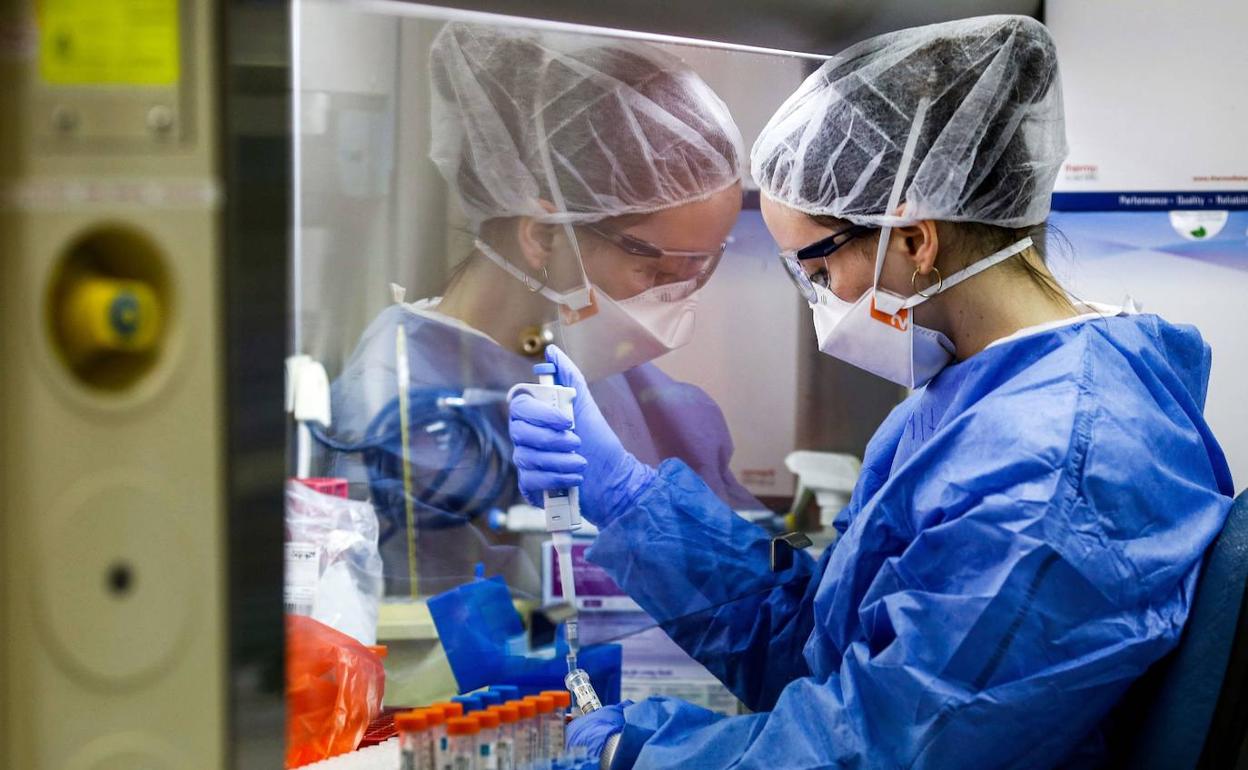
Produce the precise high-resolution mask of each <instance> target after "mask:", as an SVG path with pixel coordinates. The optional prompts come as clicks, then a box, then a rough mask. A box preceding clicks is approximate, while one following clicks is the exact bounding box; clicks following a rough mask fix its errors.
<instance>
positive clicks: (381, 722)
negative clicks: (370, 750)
mask: <svg viewBox="0 0 1248 770" xmlns="http://www.w3.org/2000/svg"><path fill="white" fill-rule="evenodd" d="M410 710H411V709H409V708H398V707H396V706H387V707H386V708H383V709H382V710H381V713H380V714H378V715H377V718H376V719H374V720H373V721H371V722H369V723H368V727H367V728H366V729H365V730H364V737H363V738H361V739H360V748H362V749H363V748H366V747H368V746H376V745H377V744H379V743H384V742H386V741H388V740H390V739H391V738H393V737H394V736H396V735H398V734H399V731H398V729H397V728H395V726H394V715H395V714H397V713H399V712H400V711H410Z"/></svg>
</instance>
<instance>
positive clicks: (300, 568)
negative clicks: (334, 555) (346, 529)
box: [284, 543, 321, 615]
mask: <svg viewBox="0 0 1248 770" xmlns="http://www.w3.org/2000/svg"><path fill="white" fill-rule="evenodd" d="M320 579H321V549H320V547H319V546H317V545H316V544H315V543H287V544H286V581H285V591H284V603H285V605H286V612H288V613H290V614H291V615H311V614H312V605H313V603H314V602H315V600H316V584H317V581H319V580H320Z"/></svg>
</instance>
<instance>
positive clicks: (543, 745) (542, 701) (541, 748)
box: [525, 695, 562, 768]
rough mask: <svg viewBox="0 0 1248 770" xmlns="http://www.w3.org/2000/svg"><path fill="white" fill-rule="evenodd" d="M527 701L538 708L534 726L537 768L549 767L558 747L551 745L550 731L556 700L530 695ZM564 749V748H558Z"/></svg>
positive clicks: (526, 698)
mask: <svg viewBox="0 0 1248 770" xmlns="http://www.w3.org/2000/svg"><path fill="white" fill-rule="evenodd" d="M525 700H526V701H531V702H532V703H533V705H534V706H536V707H537V717H536V719H535V720H534V722H533V724H534V726H535V727H536V728H537V760H538V762H537V763H535V766H536V767H541V768H545V767H549V765H550V760H551V759H553V758H554V756H555V751H556V747H554V746H551V745H550V729H549V722H550V718H551V714H552V713H554V710H555V699H554V698H552V697H550V696H549V695H529V696H526V697H525ZM558 748H562V747H558Z"/></svg>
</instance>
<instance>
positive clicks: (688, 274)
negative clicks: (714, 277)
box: [582, 224, 728, 286]
mask: <svg viewBox="0 0 1248 770" xmlns="http://www.w3.org/2000/svg"><path fill="white" fill-rule="evenodd" d="M582 226H583V227H584V228H585V229H586V230H589V231H590V232H591V233H593V234H594V235H596V236H598V237H599V238H602V239H603V240H605V241H607V242H608V243H611V244H613V245H615V246H616V247H617V248H619V249H620V250H622V251H624V252H625V253H627V254H631V255H633V256H635V257H646V258H647V259H654V260H657V262H656V267H657V268H658V272H659V273H660V274H662V275H666V276H670V277H671V280H673V281H688V280H696V281H697V284H698V286H701V285H702V284H704V283H706V281H707V280H708V279H709V278H710V277H711V274H712V273H714V272H715V268H716V266H718V265H719V260H720V258H721V257H723V256H724V250H725V249H727V248H728V244H727V243H721V244H719V248H717V249H715V250H714V251H683V250H680V249H664V248H661V247H659V246H656V245H654V244H653V243H650V242H649V241H646V240H642V239H641V238H638V237H637V236H635V235H629V234H628V233H619V232H616V231H614V230H608V229H607V228H605V227H602V226H600V225H595V224H589V225H582Z"/></svg>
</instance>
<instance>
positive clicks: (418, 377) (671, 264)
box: [331, 24, 758, 594]
mask: <svg viewBox="0 0 1248 770" xmlns="http://www.w3.org/2000/svg"><path fill="white" fill-rule="evenodd" d="M432 71H433V79H434V106H433V118H434V140H433V152H432V156H433V160H434V162H435V164H436V165H437V167H438V169H439V171H440V172H441V173H442V175H443V176H444V177H445V179H446V180H447V182H448V184H449V185H450V187H451V188H452V190H453V191H454V192H455V194H456V196H457V197H458V199H459V201H460V203H461V205H462V207H463V210H464V212H465V213H466V214H467V217H468V220H469V223H470V226H471V228H472V230H473V232H474V233H475V234H476V235H477V237H478V240H477V243H476V248H475V250H474V251H473V253H472V255H471V256H470V257H469V259H468V260H467V261H466V262H465V263H464V264H463V265H462V266H461V267H460V269H459V270H458V271H457V273H456V275H455V276H454V278H453V279H452V281H451V283H450V286H449V287H448V288H447V290H446V293H445V296H443V297H441V298H433V299H426V300H422V301H419V302H415V303H411V304H396V305H394V306H392V307H390V308H389V309H387V310H385V311H384V312H383V313H382V314H381V315H380V316H379V317H378V318H377V319H376V320H375V321H374V322H373V323H372V325H371V326H370V327H369V329H368V330H367V331H366V332H365V334H364V337H363V339H362V340H361V342H360V343H359V346H358V347H357V349H356V351H355V353H354V354H353V355H352V357H351V359H350V361H349V362H348V364H347V366H346V368H345V370H344V372H343V374H342V376H341V378H340V379H339V380H338V381H337V382H336V383H335V386H334V404H333V407H334V429H333V437H332V439H331V440H333V441H338V442H341V443H340V446H341V447H344V448H345V447H347V446H354V447H356V448H359V447H361V446H362V445H366V446H368V447H369V448H368V449H367V451H365V452H350V453H342V454H340V455H339V460H340V462H339V467H338V472H340V473H343V474H344V475H349V476H351V477H352V480H353V481H363V480H364V478H363V476H364V475H365V472H366V471H365V469H364V468H361V467H360V464H359V459H358V458H360V457H363V458H364V464H365V465H366V466H368V467H367V475H368V477H369V478H370V480H371V484H372V495H373V498H374V502H375V503H376V505H377V507H378V513H379V515H380V516H381V519H382V533H383V543H382V554H383V558H384V559H385V561H386V571H387V573H388V574H387V589H388V591H389V592H390V593H407V592H408V590H409V585H408V574H407V565H408V561H407V538H406V527H405V525H404V522H405V521H406V511H405V501H404V497H403V490H404V480H403V474H402V468H403V465H402V457H401V453H400V447H401V446H402V439H401V433H402V430H401V423H400V417H401V414H400V412H401V410H400V409H399V408H398V400H397V398H396V397H397V394H398V392H399V388H400V387H401V386H400V384H399V380H398V372H397V371H396V366H395V361H396V356H397V355H399V354H400V353H399V352H398V344H397V343H396V336H398V335H396V332H395V330H396V328H398V327H399V325H402V328H403V329H404V331H405V334H404V335H402V336H403V338H404V340H405V342H404V343H402V345H403V347H404V348H405V350H403V351H402V354H403V355H406V357H407V360H408V365H407V367H406V372H407V375H406V376H407V383H406V388H407V389H408V392H409V393H410V394H411V395H410V397H409V399H410V400H409V404H408V410H407V411H408V412H409V414H408V421H409V431H408V439H407V443H408V445H409V446H410V447H412V454H411V457H410V461H411V466H410V467H411V469H412V479H411V482H410V486H409V489H410V490H411V491H412V495H411V497H412V498H413V503H414V512H413V513H414V516H415V518H416V520H417V522H418V524H419V537H418V543H419V545H418V548H419V550H418V553H417V563H418V564H419V565H420V566H419V576H418V579H419V581H420V585H419V590H420V593H422V594H429V593H435V592H438V591H442V590H445V589H446V588H449V587H451V586H453V585H456V584H458V583H461V582H463V581H464V580H465V579H467V578H468V577H470V576H471V575H472V571H473V564H474V563H476V562H478V561H483V562H485V564H486V571H487V573H488V574H503V575H505V576H506V578H507V580H508V582H509V584H511V586H512V587H513V589H516V590H518V592H520V593H532V592H535V591H536V590H537V587H538V584H537V577H536V575H537V573H536V570H535V569H534V567H533V565H532V564H531V563H530V561H529V560H528V559H525V558H523V557H522V556H521V555H520V554H519V552H518V551H517V550H516V549H515V548H512V547H508V546H506V545H503V544H501V543H499V542H495V541H499V540H500V538H499V537H498V536H496V535H493V534H487V533H488V531H489V530H488V528H487V527H486V526H485V523H484V520H485V519H486V518H487V517H486V516H485V515H484V514H486V513H487V512H488V510H490V509H494V508H499V509H502V510H506V509H507V507H508V505H510V504H512V503H515V502H519V497H518V494H517V493H516V491H515V489H516V485H515V477H514V471H513V469H512V468H511V465H510V457H511V446H510V442H509V440H508V438H507V430H506V422H505V421H506V410H505V407H504V405H503V404H502V403H501V401H500V400H499V399H500V397H501V395H502V394H504V393H505V392H506V391H507V389H508V388H509V387H510V386H511V385H513V384H515V383H517V382H528V381H532V379H533V375H532V364H533V363H535V362H536V361H540V360H542V359H541V351H542V349H543V348H544V346H545V343H546V342H549V341H558V342H559V343H560V344H561V345H564V346H565V347H566V349H568V350H569V352H570V353H571V354H572V355H573V356H575V357H576V359H577V360H578V363H580V364H581V365H582V366H583V367H584V368H585V370H586V373H587V376H588V378H589V379H590V380H591V386H590V389H591V390H592V392H593V394H594V397H595V399H596V400H597V403H598V404H600V405H601V407H602V410H603V412H604V413H605V415H606V417H607V419H608V421H610V423H611V424H612V426H613V427H614V428H615V429H616V430H617V431H619V433H620V436H621V438H622V440H623V442H624V444H625V445H626V446H627V447H628V448H629V450H630V451H631V452H633V453H634V454H635V455H636V456H637V457H639V458H641V459H643V460H644V461H648V462H658V461H659V460H661V459H662V458H665V457H673V456H674V457H680V458H682V459H684V460H685V461H686V462H688V463H689V464H690V465H691V466H692V467H693V468H695V470H697V471H698V472H699V474H701V475H702V476H703V477H704V478H706V479H708V482H709V483H710V485H711V487H712V489H714V490H715V492H716V493H718V494H719V496H720V497H721V498H722V499H724V500H725V501H726V502H727V503H728V504H729V505H732V506H734V507H737V508H742V507H757V506H758V503H757V502H756V501H754V499H753V498H752V497H751V496H750V495H749V493H748V492H746V491H745V489H744V488H743V487H741V486H740V485H739V484H738V483H737V482H736V480H735V479H734V478H733V477H732V475H731V474H730V473H729V471H728V460H729V458H730V456H731V453H732V444H731V440H730V438H729V436H728V433H727V429H726V425H725V423H724V420H723V416H722V414H721V413H720V411H719V409H718V407H716V405H715V404H714V403H713V402H712V401H711V400H710V398H709V397H708V396H707V395H706V394H705V393H704V392H702V391H701V390H700V389H698V388H697V387H694V386H692V385H688V384H683V383H678V382H674V381H673V380H671V379H670V378H668V377H667V376H666V375H664V374H663V373H662V372H661V371H659V370H658V369H657V368H656V367H654V366H653V365H649V364H647V363H646V362H647V361H649V360H650V359H653V358H655V357H657V356H659V355H661V354H663V353H665V352H667V351H669V350H672V349H674V348H676V347H679V346H681V345H683V344H685V343H687V342H688V341H689V339H690V337H691V335H692V331H693V312H694V305H695V304H696V301H697V297H698V293H697V292H698V289H700V288H701V287H702V286H703V285H704V283H705V282H706V281H707V279H709V278H710V276H711V274H712V272H713V271H714V269H715V266H716V264H717V263H718V261H719V258H720V256H721V255H722V253H723V250H724V242H725V240H726V239H727V236H728V233H729V231H730V229H731V228H732V226H733V224H734V222H735V220H736V217H737V214H738V213H739V210H740V206H741V188H740V162H739V157H740V135H739V132H738V130H737V127H736V125H735V124H734V123H733V121H732V118H731V116H730V115H729V113H728V110H727V108H726V107H725V105H724V104H723V102H722V101H721V100H720V99H719V98H718V97H717V96H716V95H715V94H714V92H712V91H711V89H710V88H709V87H708V86H707V85H706V84H705V83H704V82H703V81H702V80H701V79H700V78H699V77H698V76H697V75H696V74H694V72H693V71H692V70H691V69H689V67H688V66H687V65H685V64H684V63H683V62H682V61H680V60H679V59H677V58H675V57H673V56H671V55H669V54H667V53H665V52H663V51H660V50H658V49H656V48H653V47H650V46H646V45H642V44H638V43H634V42H619V41H609V42H607V41H603V40H599V39H594V38H587V37H585V36H576V37H571V36H564V35H551V34H548V33H537V32H531V31H517V30H501V29H493V28H487V27H478V26H470V25H463V24H450V25H448V26H447V27H446V28H445V29H444V30H443V31H442V32H441V34H440V35H439V37H438V39H437V40H436V41H435V43H434V45H433V51H432ZM455 399H463V400H464V401H466V402H467V404H466V405H460V403H461V402H459V401H456V400H455ZM470 520H471V521H472V522H473V524H474V526H471V527H466V526H463V524H464V523H465V522H467V521H470ZM387 534H389V535H390V536H389V537H387Z"/></svg>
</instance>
